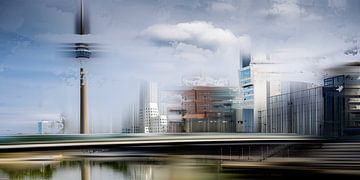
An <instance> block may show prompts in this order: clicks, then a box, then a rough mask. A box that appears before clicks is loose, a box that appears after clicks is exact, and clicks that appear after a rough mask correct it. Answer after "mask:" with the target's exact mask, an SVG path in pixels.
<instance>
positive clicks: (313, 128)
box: [257, 83, 324, 136]
mask: <svg viewBox="0 0 360 180" xmlns="http://www.w3.org/2000/svg"><path fill="white" fill-rule="evenodd" d="M295 84H297V83H295ZM258 114H259V116H258V117H257V118H258V121H259V122H261V132H263V133H295V134H300V135H313V136H320V135H322V134H323V128H324V98H323V87H315V88H310V89H302V90H298V89H297V90H295V89H293V88H291V90H290V92H289V93H283V94H279V95H275V96H270V97H268V98H267V108H266V110H264V111H261V112H259V113H258Z"/></svg>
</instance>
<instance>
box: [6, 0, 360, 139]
mask: <svg viewBox="0 0 360 180" xmlns="http://www.w3.org/2000/svg"><path fill="white" fill-rule="evenodd" d="M84 1H85V5H86V6H87V10H88V13H89V17H90V27H91V34H89V35H86V36H82V37H79V36H78V35H74V24H75V14H76V12H77V11H78V4H79V3H78V1H74V0H2V1H0V123H1V126H0V134H15V133H34V132H36V122H37V121H39V120H42V119H57V118H58V116H59V114H61V113H62V114H64V115H66V117H67V121H66V128H67V132H68V133H77V131H78V129H79V121H78V119H79V63H78V62H76V60H74V59H71V58H67V57H64V56H62V55H61V53H59V52H60V47H61V46H62V45H63V44H64V43H74V42H80V41H83V42H93V43H98V44H100V45H101V46H100V49H99V51H100V53H101V54H102V56H100V57H97V58H93V59H91V60H90V61H89V62H86V63H85V64H84V66H85V68H86V72H87V80H88V84H89V103H90V104H89V108H90V124H91V129H92V130H93V132H98V133H104V132H109V131H110V129H113V131H119V129H120V128H121V127H120V124H121V121H122V115H121V111H122V109H124V107H126V106H127V105H128V104H129V102H133V101H134V99H136V96H138V89H137V88H138V85H139V83H140V82H142V81H155V82H158V83H159V84H160V86H161V87H172V86H178V85H181V79H182V77H189V76H194V75H199V74H205V75H206V76H211V77H215V78H224V79H227V80H228V81H229V83H230V84H231V85H232V86H236V85H238V84H237V82H238V77H237V75H238V72H237V71H238V69H239V52H240V49H246V50H247V51H249V52H251V55H252V58H253V62H254V66H256V68H258V70H259V71H263V72H277V73H280V74H284V76H282V78H283V79H291V80H296V81H305V82H312V83H315V84H321V80H322V79H321V78H322V77H323V76H324V74H325V73H326V72H325V71H324V69H326V68H329V67H332V66H336V65H338V64H342V63H345V62H354V61H358V60H359V55H358V54H357V53H354V54H349V55H346V54H344V52H345V51H346V50H348V49H355V50H357V49H358V48H359V40H360V39H359V35H360V34H359V33H360V32H359V29H360V27H359V26H360V22H359V21H360V19H359V17H360V1H357V0H348V1H346V0H289V1H285V0H206V1H205V0H182V1H170V0H103V1H96V0H84ZM264 62H265V63H264ZM269 63H270V64H269ZM272 63H274V64H272Z"/></svg>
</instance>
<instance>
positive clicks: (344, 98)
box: [324, 72, 360, 136]
mask: <svg viewBox="0 0 360 180" xmlns="http://www.w3.org/2000/svg"><path fill="white" fill-rule="evenodd" d="M359 77H360V72H359V75H340V76H335V77H330V78H326V79H325V80H324V102H325V103H324V106H325V117H324V118H325V124H324V126H325V127H324V128H325V132H324V133H325V135H326V136H343V135H353V134H356V135H358V134H360V78H359Z"/></svg>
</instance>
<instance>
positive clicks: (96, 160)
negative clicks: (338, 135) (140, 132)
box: [0, 151, 336, 180]
mask: <svg viewBox="0 0 360 180" xmlns="http://www.w3.org/2000/svg"><path fill="white" fill-rule="evenodd" d="M221 157H222V158H223V159H221V158H219V156H205V155H168V154H142V153H139V152H102V151H99V152H96V151H95V152H92V151H66V152H59V151H53V152H51V151H46V152H31V153H0V180H5V179H54V180H64V179H65V180H98V179H99V180H103V179H106V180H111V179H120V180H121V179H131V180H132V179H134V180H139V179H140V180H142V179H144V180H178V179H186V180H193V179H200V180H212V179H214V180H215V179H225V180H228V179H279V178H284V179H287V178H289V177H293V176H296V177H301V178H307V177H317V176H321V178H324V176H327V177H329V176H331V177H334V174H326V173H321V172H318V171H309V170H301V169H299V168H289V169H281V168H279V167H278V166H277V167H276V166H274V167H272V166H271V164H270V166H264V165H269V164H268V163H266V162H250V161H245V162H244V161H242V162H241V161H234V159H233V160H229V159H226V158H225V157H224V156H221ZM229 163H230V165H231V166H227V165H226V164H228V165H229ZM232 163H234V164H235V166H232ZM237 163H240V164H241V163H242V166H237ZM229 167H230V168H229ZM231 167H232V168H231ZM244 167H245V168H244ZM264 167H265V168H264ZM335 175H336V174H335Z"/></svg>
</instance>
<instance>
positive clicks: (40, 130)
mask: <svg viewBox="0 0 360 180" xmlns="http://www.w3.org/2000/svg"><path fill="white" fill-rule="evenodd" d="M64 129H65V116H64V115H63V114H61V115H60V118H59V119H56V120H40V121H38V122H37V134H63V133H64Z"/></svg>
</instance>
